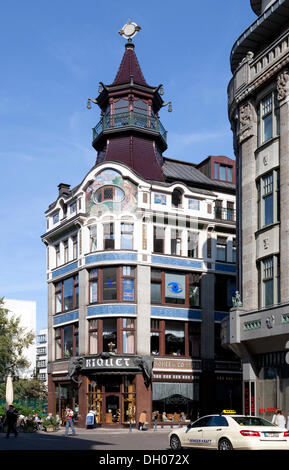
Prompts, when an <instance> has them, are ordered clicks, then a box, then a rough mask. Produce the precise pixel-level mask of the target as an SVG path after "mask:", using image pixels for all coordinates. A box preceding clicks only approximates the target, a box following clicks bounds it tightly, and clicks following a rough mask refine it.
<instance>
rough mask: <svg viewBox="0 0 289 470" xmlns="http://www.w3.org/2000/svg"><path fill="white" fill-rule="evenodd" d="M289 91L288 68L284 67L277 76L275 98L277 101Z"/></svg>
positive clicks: (283, 97)
mask: <svg viewBox="0 0 289 470" xmlns="http://www.w3.org/2000/svg"><path fill="white" fill-rule="evenodd" d="M288 91H289V70H288V69H285V70H283V72H281V73H280V74H279V75H278V77H277V98H278V100H279V101H282V100H284V99H285V98H287V96H288Z"/></svg>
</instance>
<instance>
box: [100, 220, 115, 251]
mask: <svg viewBox="0 0 289 470" xmlns="http://www.w3.org/2000/svg"><path fill="white" fill-rule="evenodd" d="M114 239H115V234H114V223H113V222H109V223H105V224H103V248H104V250H114Z"/></svg>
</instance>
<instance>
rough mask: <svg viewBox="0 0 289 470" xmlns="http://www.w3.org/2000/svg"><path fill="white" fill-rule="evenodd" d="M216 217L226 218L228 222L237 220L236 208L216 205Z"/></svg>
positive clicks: (219, 218)
mask: <svg viewBox="0 0 289 470" xmlns="http://www.w3.org/2000/svg"><path fill="white" fill-rule="evenodd" d="M215 219H217V220H226V221H227V222H236V211H235V210H234V209H225V208H223V207H215Z"/></svg>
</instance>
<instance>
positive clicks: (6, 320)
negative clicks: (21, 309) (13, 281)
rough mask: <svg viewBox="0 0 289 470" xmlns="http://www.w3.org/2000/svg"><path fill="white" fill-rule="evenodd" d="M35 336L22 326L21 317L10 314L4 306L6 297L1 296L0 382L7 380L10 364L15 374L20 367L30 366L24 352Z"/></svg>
mask: <svg viewBox="0 0 289 470" xmlns="http://www.w3.org/2000/svg"><path fill="white" fill-rule="evenodd" d="M34 337H35V335H34V333H33V332H32V331H27V330H26V328H24V327H21V326H20V318H17V317H15V315H10V312H9V310H8V309H7V308H5V306H4V297H0V382H4V381H5V374H6V372H7V370H6V368H7V365H8V364H10V367H11V369H12V373H13V375H14V376H15V375H17V371H18V370H19V369H24V368H26V367H28V366H29V362H28V361H27V359H26V358H25V357H24V355H23V353H24V351H25V349H26V348H28V347H29V346H30V345H31V344H32V343H33V340H34Z"/></svg>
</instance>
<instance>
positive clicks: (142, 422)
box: [138, 410, 147, 431]
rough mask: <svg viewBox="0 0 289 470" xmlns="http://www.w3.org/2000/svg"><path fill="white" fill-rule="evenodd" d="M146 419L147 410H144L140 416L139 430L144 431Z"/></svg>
mask: <svg viewBox="0 0 289 470" xmlns="http://www.w3.org/2000/svg"><path fill="white" fill-rule="evenodd" d="M146 420H147V413H146V411H145V410H142V412H141V414H140V416H139V420H138V429H139V431H141V430H142V431H144V429H145V423H146Z"/></svg>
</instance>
